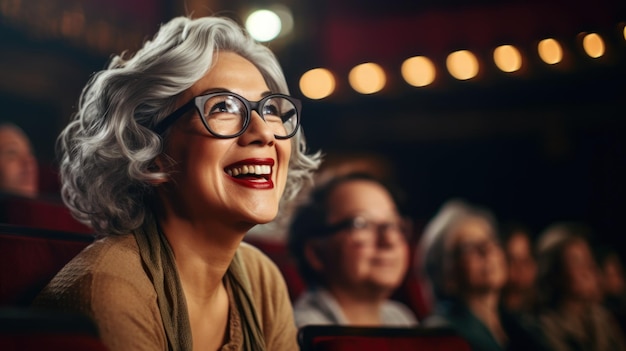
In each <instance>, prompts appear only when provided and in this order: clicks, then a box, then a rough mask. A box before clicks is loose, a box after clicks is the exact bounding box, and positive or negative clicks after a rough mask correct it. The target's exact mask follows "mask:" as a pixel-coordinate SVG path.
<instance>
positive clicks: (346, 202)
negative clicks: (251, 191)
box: [289, 173, 417, 327]
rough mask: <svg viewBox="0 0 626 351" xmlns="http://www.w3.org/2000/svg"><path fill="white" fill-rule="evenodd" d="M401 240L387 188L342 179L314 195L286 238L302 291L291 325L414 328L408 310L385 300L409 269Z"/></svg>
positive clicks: (357, 176)
mask: <svg viewBox="0 0 626 351" xmlns="http://www.w3.org/2000/svg"><path fill="white" fill-rule="evenodd" d="M408 233H409V231H408V228H406V226H405V225H404V221H403V220H402V219H401V217H400V214H399V211H398V208H397V205H396V201H395V200H394V198H393V196H392V195H391V192H390V190H389V188H387V187H386V186H385V185H383V183H381V182H380V181H378V180H376V179H375V178H373V177H370V176H368V175H365V174H361V173H352V174H347V175H344V176H339V177H336V178H334V179H332V180H330V181H329V182H328V183H326V184H324V185H322V186H320V187H319V188H318V189H316V190H315V191H314V193H313V194H312V196H311V198H310V201H309V203H307V204H306V205H304V206H302V207H301V208H299V209H298V211H297V212H296V215H295V217H294V219H293V223H292V226H291V228H290V232H289V248H290V251H291V254H292V256H293V257H294V258H295V259H296V260H297V263H298V267H299V269H300V273H301V275H302V276H303V277H304V279H305V280H306V283H307V285H308V291H307V292H306V293H305V294H304V295H303V296H301V297H300V298H299V299H298V300H297V301H296V303H295V306H294V309H295V318H296V324H297V325H298V326H299V327H301V326H304V325H307V324H341V325H361V326H415V325H417V320H416V319H415V316H414V315H413V313H412V312H411V311H410V310H409V308H408V307H406V306H405V305H403V304H400V303H399V302H395V301H391V300H389V297H390V296H391V294H392V293H393V292H394V290H395V289H397V288H398V286H400V284H401V283H402V280H403V279H404V277H405V274H406V272H407V269H408V255H409V248H408V243H407V235H408Z"/></svg>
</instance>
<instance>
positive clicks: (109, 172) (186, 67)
mask: <svg viewBox="0 0 626 351" xmlns="http://www.w3.org/2000/svg"><path fill="white" fill-rule="evenodd" d="M219 51H230V52H234V53H236V54H239V55H241V56H242V57H244V58H246V59H247V60H249V61H250V62H252V63H253V64H254V65H255V66H256V67H257V68H258V69H259V71H260V72H261V74H262V75H263V77H264V79H265V81H266V83H267V85H268V87H269V88H270V89H271V90H272V91H273V92H277V93H282V94H289V91H288V88H287V82H286V80H285V77H284V75H283V72H282V69H281V68H280V65H279V63H278V60H277V59H276V57H275V56H274V54H273V53H272V52H271V51H270V50H269V49H268V48H267V47H265V46H264V45H262V44H259V43H257V42H255V41H254V40H253V39H252V38H251V37H250V36H249V35H248V34H247V33H246V32H245V31H244V30H243V29H242V28H241V26H240V25H238V24H237V23H236V22H234V21H233V20H231V19H228V18H221V17H203V18H198V19H190V18H187V17H177V18H174V19H172V20H171V21H169V22H168V23H166V24H163V25H162V26H161V28H160V30H159V31H158V33H157V34H156V35H155V36H154V38H153V39H152V40H149V41H147V42H146V43H145V44H144V46H143V48H141V49H140V50H139V51H137V52H136V53H135V54H134V55H133V56H132V57H130V58H125V57H124V56H125V54H121V55H119V56H115V57H113V59H112V60H111V62H110V64H109V67H108V68H107V69H104V70H102V71H100V72H97V73H95V74H94V75H93V77H92V78H91V79H90V80H89V82H88V83H87V85H86V86H85V88H84V89H83V92H82V94H81V96H80V99H79V102H78V111H77V112H76V114H75V115H74V116H73V118H72V120H71V121H70V123H69V124H68V126H67V127H66V128H65V129H64V130H63V131H62V132H61V134H60V135H59V138H58V140H57V150H58V154H59V158H60V173H61V180H62V189H61V194H62V197H63V201H64V202H65V204H66V205H67V206H68V207H69V208H70V210H71V211H72V214H73V215H74V217H76V218H77V219H78V220H79V221H81V222H83V223H85V224H87V225H89V226H91V227H92V228H93V229H94V231H95V232H96V233H98V234H100V235H104V234H107V235H108V234H124V233H128V232H130V231H132V230H133V229H136V228H138V227H139V226H141V224H142V223H143V221H144V216H145V211H146V208H147V207H146V203H145V199H146V198H148V197H149V196H150V195H151V194H153V193H154V190H155V189H154V186H152V185H151V184H152V182H155V181H156V182H158V181H163V180H165V179H167V177H168V174H166V173H164V172H160V171H154V170H153V169H152V167H150V166H151V165H152V164H153V161H154V159H155V158H156V157H157V156H158V155H159V154H160V153H161V152H162V150H163V143H164V140H163V138H162V137H160V136H159V135H157V134H156V133H155V132H153V131H152V130H151V128H153V127H154V126H155V125H156V124H157V123H158V122H159V121H161V120H162V119H163V118H164V117H166V116H167V115H168V114H170V113H171V112H172V111H173V110H174V108H175V104H176V99H177V95H178V94H180V93H181V92H183V91H185V90H186V89H188V88H189V87H191V86H192V85H193V84H194V83H195V82H197V81H198V80H199V79H200V78H202V77H203V76H204V74H205V73H206V71H207V70H208V69H209V68H210V67H211V65H212V63H213V54H214V53H216V52H219ZM291 142H292V156H291V160H290V163H289V175H288V177H287V185H286V188H285V194H284V196H283V201H282V203H281V208H282V207H284V203H285V202H286V201H289V200H290V199H292V198H293V197H295V195H296V194H297V193H298V191H299V190H300V188H301V187H302V186H303V185H306V184H308V183H309V182H311V178H312V173H313V171H314V170H315V169H317V167H318V166H319V163H320V159H321V156H320V153H319V152H318V153H315V154H311V155H307V154H306V152H307V148H306V142H305V139H304V135H303V133H302V129H300V130H299V131H298V133H297V134H296V135H295V136H294V137H293V138H292V140H291Z"/></svg>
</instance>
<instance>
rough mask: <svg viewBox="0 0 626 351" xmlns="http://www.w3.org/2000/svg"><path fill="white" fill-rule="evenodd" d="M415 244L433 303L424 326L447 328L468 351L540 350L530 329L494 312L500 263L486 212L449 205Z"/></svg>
mask: <svg viewBox="0 0 626 351" xmlns="http://www.w3.org/2000/svg"><path fill="white" fill-rule="evenodd" d="M419 245H420V246H419V249H420V251H419V253H420V255H419V257H421V258H422V261H421V262H422V268H423V270H424V273H425V274H426V275H427V277H428V278H429V279H430V282H431V286H432V289H433V293H434V296H435V297H436V300H437V301H436V307H435V312H434V313H433V315H431V316H430V317H429V318H428V319H426V321H424V324H425V325H427V326H448V327H452V328H453V329H455V330H456V331H457V332H458V333H459V334H460V335H461V336H462V337H464V338H465V339H466V340H467V341H468V342H469V344H470V345H471V347H472V349H473V350H474V351H483V350H484V351H491V350H493V351H497V350H542V349H545V344H544V341H543V340H542V338H541V334H540V333H539V332H538V330H536V329H535V327H534V326H532V325H530V326H529V325H524V324H523V323H522V322H521V321H520V320H519V319H517V318H516V317H515V316H513V315H511V314H508V313H506V312H504V311H502V310H500V309H499V301H500V293H501V290H502V287H503V286H504V284H505V282H506V274H507V273H506V259H505V255H504V251H503V249H502V247H501V246H500V243H499V241H498V236H497V233H496V223H495V220H494V218H493V216H492V215H491V214H490V213H489V212H488V211H486V210H485V209H481V208H478V207H474V206H471V205H469V204H467V203H465V202H463V201H459V200H452V201H449V202H447V203H445V204H444V205H443V207H442V208H441V209H440V211H439V213H437V215H436V216H435V217H434V218H433V219H432V220H431V221H430V222H429V223H428V225H427V226H426V227H425V231H424V233H423V235H422V238H421V239H420V243H419Z"/></svg>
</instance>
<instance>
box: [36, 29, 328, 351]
mask: <svg viewBox="0 0 626 351" xmlns="http://www.w3.org/2000/svg"><path fill="white" fill-rule="evenodd" d="M288 93H289V92H288V89H287V83H286V80H285V77H284V76H283V73H282V70H281V68H280V65H279V63H278V61H277V59H276V57H275V56H274V55H273V53H272V52H271V51H270V50H269V49H268V48H267V47H266V46H264V45H262V44H259V43H257V42H255V41H254V40H253V39H252V38H251V37H250V36H249V35H248V34H247V33H246V32H245V30H244V29H242V28H241V27H240V26H239V25H238V24H236V23H235V22H234V21H232V20H229V19H226V18H219V17H202V18H197V19H191V18H187V17H177V18H174V19H172V20H171V21H169V22H168V23H165V24H163V25H162V26H161V27H160V29H159V32H158V33H157V35H156V36H155V37H154V38H153V39H152V40H151V41H147V42H146V43H145V44H144V46H143V48H142V49H140V50H139V51H138V52H137V53H136V54H135V55H134V56H132V57H121V56H117V57H115V58H113V60H112V62H111V64H110V65H109V68H108V69H105V70H103V71H100V72H98V73H96V74H95V75H94V76H93V78H92V79H91V81H90V82H89V83H88V84H87V86H86V87H85V89H84V90H83V94H82V96H81V99H80V102H79V106H78V112H77V114H76V116H75V117H74V119H73V120H72V121H71V122H70V124H69V125H68V126H67V127H66V128H65V130H64V131H63V132H62V134H61V136H60V137H59V147H60V156H61V175H62V180H63V188H62V194H63V197H64V200H65V202H66V204H67V205H68V206H69V207H70V208H71V210H72V211H73V214H74V215H75V216H76V217H77V218H79V219H80V220H82V221H84V223H87V224H89V225H90V226H92V227H93V228H94V230H95V231H96V232H97V233H98V234H99V235H100V236H104V238H102V239H100V240H97V241H96V242H95V243H94V244H92V245H90V246H89V247H88V248H86V249H85V250H84V251H83V252H81V253H80V254H79V255H78V256H77V257H76V258H74V259H73V260H72V261H71V262H70V263H69V264H68V265H67V266H66V267H65V268H64V269H63V270H62V271H61V272H59V273H58V274H57V276H56V277H55V278H54V279H53V280H52V282H51V283H50V284H49V285H48V286H47V287H46V288H45V290H44V291H43V292H42V293H41V295H40V296H39V298H38V300H37V301H36V304H37V305H38V306H39V307H54V308H57V309H63V310H71V311H75V312H76V311H77V312H82V313H85V314H87V315H88V316H89V317H91V318H92V319H93V320H94V321H95V322H96V324H97V326H98V329H99V332H100V337H101V338H102V340H103V341H104V344H105V345H106V346H107V347H108V349H109V350H111V351H115V350H146V351H148V350H150V351H154V350H185V351H191V350H248V351H252V350H254V351H262V350H268V351H270V350H271V351H275V350H276V351H293V350H296V349H297V348H298V345H297V338H296V327H295V323H294V320H293V314H292V306H291V303H290V300H289V296H288V293H287V289H286V286H285V282H284V280H283V278H282V276H281V274H280V272H279V270H278V268H277V267H276V265H275V264H274V263H273V262H271V261H270V259H269V258H268V257H267V256H265V255H264V254H263V253H261V252H260V251H259V250H258V249H256V248H254V247H251V246H250V245H247V244H245V243H242V239H243V238H244V236H245V235H246V233H247V232H248V230H249V229H250V228H252V227H253V226H255V225H257V224H260V223H267V222H269V221H271V220H273V219H274V218H275V217H276V215H277V212H278V209H279V204H280V203H281V201H282V200H283V199H284V200H288V199H289V198H290V197H292V196H294V195H295V194H297V193H298V191H299V189H300V188H301V186H302V184H303V183H307V182H308V181H309V180H310V178H311V173H312V171H313V170H314V169H315V168H316V167H317V165H318V163H319V157H318V155H307V154H306V153H305V150H306V144H305V142H304V136H303V134H302V132H301V129H300V128H299V126H300V116H301V111H300V110H301V106H300V102H299V101H298V100H297V99H295V98H293V97H291V96H289V95H287V94H288Z"/></svg>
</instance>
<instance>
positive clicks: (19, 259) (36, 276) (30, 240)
mask: <svg viewBox="0 0 626 351" xmlns="http://www.w3.org/2000/svg"><path fill="white" fill-rule="evenodd" d="M92 241H93V237H91V236H89V235H84V234H75V233H65V232H58V231H52V230H44V229H36V228H25V227H17V226H9V225H0V306H28V305H30V303H31V302H32V300H33V298H34V297H35V296H36V295H37V294H38V293H39V291H41V289H43V287H44V286H45V285H46V284H47V283H48V282H49V281H50V279H52V277H54V275H55V274H56V273H57V272H58V271H59V270H60V269H61V268H63V266H64V265H65V264H66V263H67V262H69V261H70V260H71V259H72V258H73V257H74V256H76V255H77V254H78V253H79V252H80V251H81V250H82V249H83V248H85V247H86V246H87V245H89V244H90V243H91V242H92Z"/></svg>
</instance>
